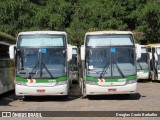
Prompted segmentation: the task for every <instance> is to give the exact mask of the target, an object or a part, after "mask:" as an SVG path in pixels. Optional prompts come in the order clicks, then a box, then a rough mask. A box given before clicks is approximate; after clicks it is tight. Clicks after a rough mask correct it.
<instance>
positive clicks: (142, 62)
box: [137, 47, 148, 70]
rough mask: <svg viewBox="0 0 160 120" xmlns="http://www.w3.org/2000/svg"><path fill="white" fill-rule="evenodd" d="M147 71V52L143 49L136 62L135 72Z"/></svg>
mask: <svg viewBox="0 0 160 120" xmlns="http://www.w3.org/2000/svg"><path fill="white" fill-rule="evenodd" d="M143 69H148V62H147V51H146V48H145V47H142V49H141V58H140V59H138V60H137V70H143Z"/></svg>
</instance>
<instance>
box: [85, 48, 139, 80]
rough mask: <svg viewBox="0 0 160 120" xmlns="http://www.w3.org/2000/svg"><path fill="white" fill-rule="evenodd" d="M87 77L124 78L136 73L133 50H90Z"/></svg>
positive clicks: (87, 57) (87, 56) (88, 52)
mask: <svg viewBox="0 0 160 120" xmlns="http://www.w3.org/2000/svg"><path fill="white" fill-rule="evenodd" d="M86 66H87V75H88V76H95V77H111V76H117V77H119V76H120V77H124V76H129V75H134V74H135V73H136V68H135V62H134V49H133V48H127V47H125V48H121V47H116V48H88V49H87V55H86Z"/></svg>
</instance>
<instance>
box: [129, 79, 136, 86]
mask: <svg viewBox="0 0 160 120" xmlns="http://www.w3.org/2000/svg"><path fill="white" fill-rule="evenodd" d="M135 82H137V80H128V81H126V85H127V84H132V83H135Z"/></svg>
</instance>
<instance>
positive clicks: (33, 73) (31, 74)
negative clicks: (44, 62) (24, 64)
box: [28, 61, 39, 79]
mask: <svg viewBox="0 0 160 120" xmlns="http://www.w3.org/2000/svg"><path fill="white" fill-rule="evenodd" d="M38 64H39V61H38V62H37V63H36V65H35V66H34V68H33V69H32V71H31V72H29V76H28V78H29V79H31V77H33V76H34V75H35V73H36V71H37V69H36V68H37V67H38Z"/></svg>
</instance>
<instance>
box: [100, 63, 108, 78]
mask: <svg viewBox="0 0 160 120" xmlns="http://www.w3.org/2000/svg"><path fill="white" fill-rule="evenodd" d="M108 63H109V60H108V61H107V63H106V65H105V67H104V68H103V70H102V72H101V74H100V76H99V78H102V77H103V76H104V75H105V72H106V71H107V69H108V68H109V64H108Z"/></svg>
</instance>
